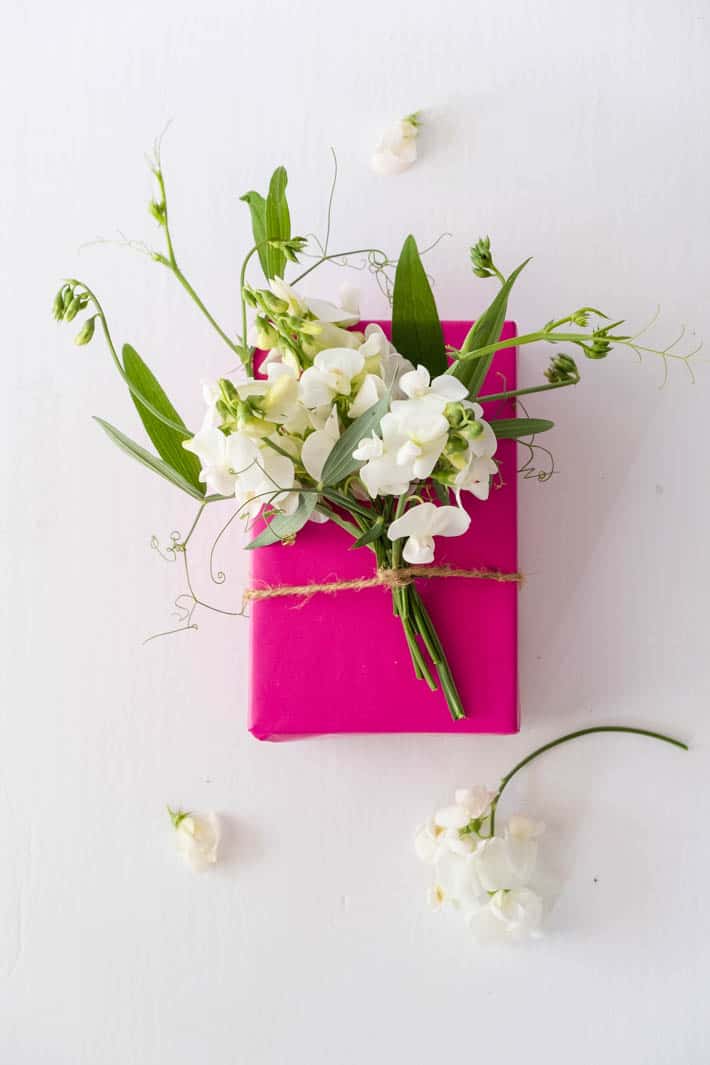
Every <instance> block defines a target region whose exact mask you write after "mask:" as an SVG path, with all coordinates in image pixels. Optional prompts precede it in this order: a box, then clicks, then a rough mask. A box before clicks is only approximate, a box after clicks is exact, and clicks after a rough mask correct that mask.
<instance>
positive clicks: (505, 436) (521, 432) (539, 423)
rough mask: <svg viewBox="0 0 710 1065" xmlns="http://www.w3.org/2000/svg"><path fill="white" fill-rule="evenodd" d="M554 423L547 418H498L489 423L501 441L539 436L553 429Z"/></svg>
mask: <svg viewBox="0 0 710 1065" xmlns="http://www.w3.org/2000/svg"><path fill="white" fill-rule="evenodd" d="M554 424H555V423H554V422H548V421H547V419H546V418H498V420H497V421H495V420H494V421H491V422H489V425H490V427H491V429H492V430H493V432H494V433H495V434H496V436H497V437H498V439H499V440H515V439H517V437H519V436H537V435H538V433H546V432H547V430H548V429H552V427H553V426H554Z"/></svg>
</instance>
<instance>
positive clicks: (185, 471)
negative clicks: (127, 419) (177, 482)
mask: <svg viewBox="0 0 710 1065" xmlns="http://www.w3.org/2000/svg"><path fill="white" fill-rule="evenodd" d="M121 355H122V356H123V367H124V369H125V371H126V376H127V377H128V380H129V381H130V383H131V384H132V385H135V387H136V388H137V389H138V391H139V392H140V393H141V395H142V396H145V398H146V399H147V400H148V402H149V403H151V404H152V405H153V406H154V407H155V409H156V410H158V411H160V413H161V414H165V415H166V416H167V417H168V418H170V419H171V421H173V422H176V423H177V424H178V425H182V426H183V427H184V432H178V430H176V429H172V428H171V427H170V426H169V425H165V424H164V422H161V421H160V420H159V419H158V418H156V417H155V415H154V414H152V413H151V411H150V410H148V408H147V407H145V406H144V405H143V403H142V402H141V401H140V400H139V399H138V397H137V396H136V395H135V394H134V393H133V392H131V399H132V400H133V402H134V404H135V407H136V410H137V411H138V414H139V415H140V419H141V421H142V422H143V425H144V426H145V431H146V433H147V434H148V436H149V437H150V439H151V441H152V443H153V446H154V447H155V450H156V451H157V452H158V454H159V455H160V457H161V458H162V459H164V460H165V461H166V462H167V464H168V466H172V468H173V469H174V470H175V472H176V473H179V474H180V476H181V477H184V478H185V480H186V481H189V483H190V484H191V485H192V486H193V488H196V489H197V491H199V492H200V493H201V494H204V486H203V485H202V483H201V481H200V476H199V475H200V468H201V467H200V461H199V459H198V458H197V455H193V454H191V452H189V451H186V450H185V448H184V447H183V446H182V442H183V440H188V439H189V438H190V437H191V436H192V433H191V432H190V431H189V429H188V428H187V426H186V425H185V423H184V422H183V420H182V418H181V417H180V415H179V414H178V412H177V411H176V410H175V408H174V407H173V405H172V403H171V402H170V400H169V399H168V397H167V396H166V394H165V392H164V391H163V389H162V388H161V386H160V384H159V382H158V380H157V379H156V377H155V376H154V374H153V373H152V372H151V371H150V370H149V369H148V367H147V366H146V364H145V363H144V362H143V359H142V358H141V357H140V355H139V354H138V352H137V351H136V350H135V349H134V348H132V347H131V345H130V344H124V345H123V349H122V352H121Z"/></svg>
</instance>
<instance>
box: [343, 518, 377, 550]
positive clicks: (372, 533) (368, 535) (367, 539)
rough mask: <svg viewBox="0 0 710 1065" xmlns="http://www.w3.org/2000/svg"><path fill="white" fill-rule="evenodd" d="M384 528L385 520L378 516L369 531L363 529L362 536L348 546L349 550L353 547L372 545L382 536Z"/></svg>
mask: <svg viewBox="0 0 710 1065" xmlns="http://www.w3.org/2000/svg"><path fill="white" fill-rule="evenodd" d="M384 527H385V519H384V518H383V517H382V515H381V514H380V516H379V517H378V518H376V519H375V521H374V522H373V523H372V525H371V526H370V528H369V529H365V531H364V533H363V534H362V536H358V538H357V540H356V541H355V543H354V544H351V545H350V546H351V548H353V547H366V546H367V544H371V543H374V541H375V540H379V538H380V537H381V536H382V533H383V530H384Z"/></svg>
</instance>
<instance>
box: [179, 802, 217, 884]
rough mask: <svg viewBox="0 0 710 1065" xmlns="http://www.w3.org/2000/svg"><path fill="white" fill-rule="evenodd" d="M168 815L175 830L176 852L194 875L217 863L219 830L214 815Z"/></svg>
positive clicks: (180, 812)
mask: <svg viewBox="0 0 710 1065" xmlns="http://www.w3.org/2000/svg"><path fill="white" fill-rule="evenodd" d="M168 813H169V814H170V819H171V821H172V823H173V827H174V829H175V839H176V842H177V846H178V850H179V852H180V854H181V855H182V856H183V858H184V859H185V861H186V862H187V863H188V865H189V866H190V867H191V869H192V870H193V871H194V872H196V873H203V872H204V871H205V870H206V869H209V867H210V866H211V865H215V864H216V862H217V849H218V847H219V838H220V828H219V819H218V817H217V815H216V814H213V813H209V814H205V815H201V814H191V813H184V812H183V811H182V810H171V809H170V807H168Z"/></svg>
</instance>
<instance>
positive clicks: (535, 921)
mask: <svg viewBox="0 0 710 1065" xmlns="http://www.w3.org/2000/svg"><path fill="white" fill-rule="evenodd" d="M602 732H605V733H606V732H616V733H628V734H631V735H636V736H646V737H649V738H651V739H655V740H660V741H662V742H664V743H669V744H672V745H673V746H675V747H679V748H680V749H681V750H686V751H687V750H688V747H687V745H686V744H685V743H683V742H682V741H681V740H678V739H674V738H673V737H671V736H666V735H664V734H663V733H660V732H651V731H649V730H648V729H641V728H634V727H631V726H625V725H595V726H591V727H589V728H583V729H578V730H577V731H576V732H570V733H567V734H566V735H564V736H560V737H559V738H558V739H556V740H552V741H551V742H550V743H546V744H544V745H543V746H542V747H538V748H537V749H536V750H534V751H533V752H532V753H531V754H529V755H527V756H526V757H525V758H523V759H522V760H521V761H520V762H518V763H517V765H515V766H513V768H512V769H511V770H510V772H508V773H506V775H505V776H504V777H503V779H502V780H501V782H500V784H499V786H498V789H497V790H496V791H495V792H492V791H488V790H487V789H485V788H481V787H476V788H462V789H458V790H457V792H456V795H455V801H454V803H453V804H452V805H451V806H445V807H443V808H442V809H440V810H438V811H437V812H436V814H435V815H434V817H433V818H432V819H431V820H429V821H427V822H426V823H425V824H424V825H422V826H421V827H420V828H419V829H418V830H417V832H416V835H415V841H414V846H415V851H416V854H417V857H418V858H419V859H420V861H423V862H424V863H425V864H427V865H430V866H431V867H432V868H433V873H434V877H433V886H432V887H431V888H430V890H429V898H430V901H431V903H432V905H433V907H434V908H435V909H437V910H441V909H443V908H444V907H447V906H448V907H451V908H453V909H455V910H458V911H459V912H460V913H462V915H463V917H464V919H465V922H466V924H467V926H468V928H469V930H470V931H471V933H472V934H473V936H474V938H475V939H476V940H477V941H478V942H480V943H487V942H508V943H510V942H519V941H521V940H524V939H528V938H537V937H538V936H539V935H540V934H541V925H542V921H543V917H544V914H545V912H546V910H547V909H549V905H550V899H551V896H552V889H551V882H550V880H549V877H546V876H545V875H544V873H543V872H542V871H541V870H540V868H539V864H538V847H539V840H540V837H541V836H542V835H543V833H544V831H545V826H544V825H543V824H542V822H539V821H534V820H532V819H531V818H528V817H523V816H520V815H514V816H513V817H511V818H510V819H509V820H508V823H507V825H506V827H505V829H504V830H503V832H502V833H497V832H496V811H497V807H498V804H499V802H500V799H501V796H502V795H503V792H504V791H505V789H506V787H507V786H508V784H509V783H510V781H511V780H512V779H513V777H514V776H516V774H517V773H519V772H520V770H521V769H523V768H524V767H525V766H526V765H529V764H530V762H532V761H534V759H536V758H538V757H539V756H540V755H541V754H544V753H545V752H546V751H550V750H552V749H553V748H554V747H558V746H560V745H561V744H563V743H567V742H569V741H570V740H574V739H578V738H579V737H582V736H589V735H592V734H595V733H602Z"/></svg>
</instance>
